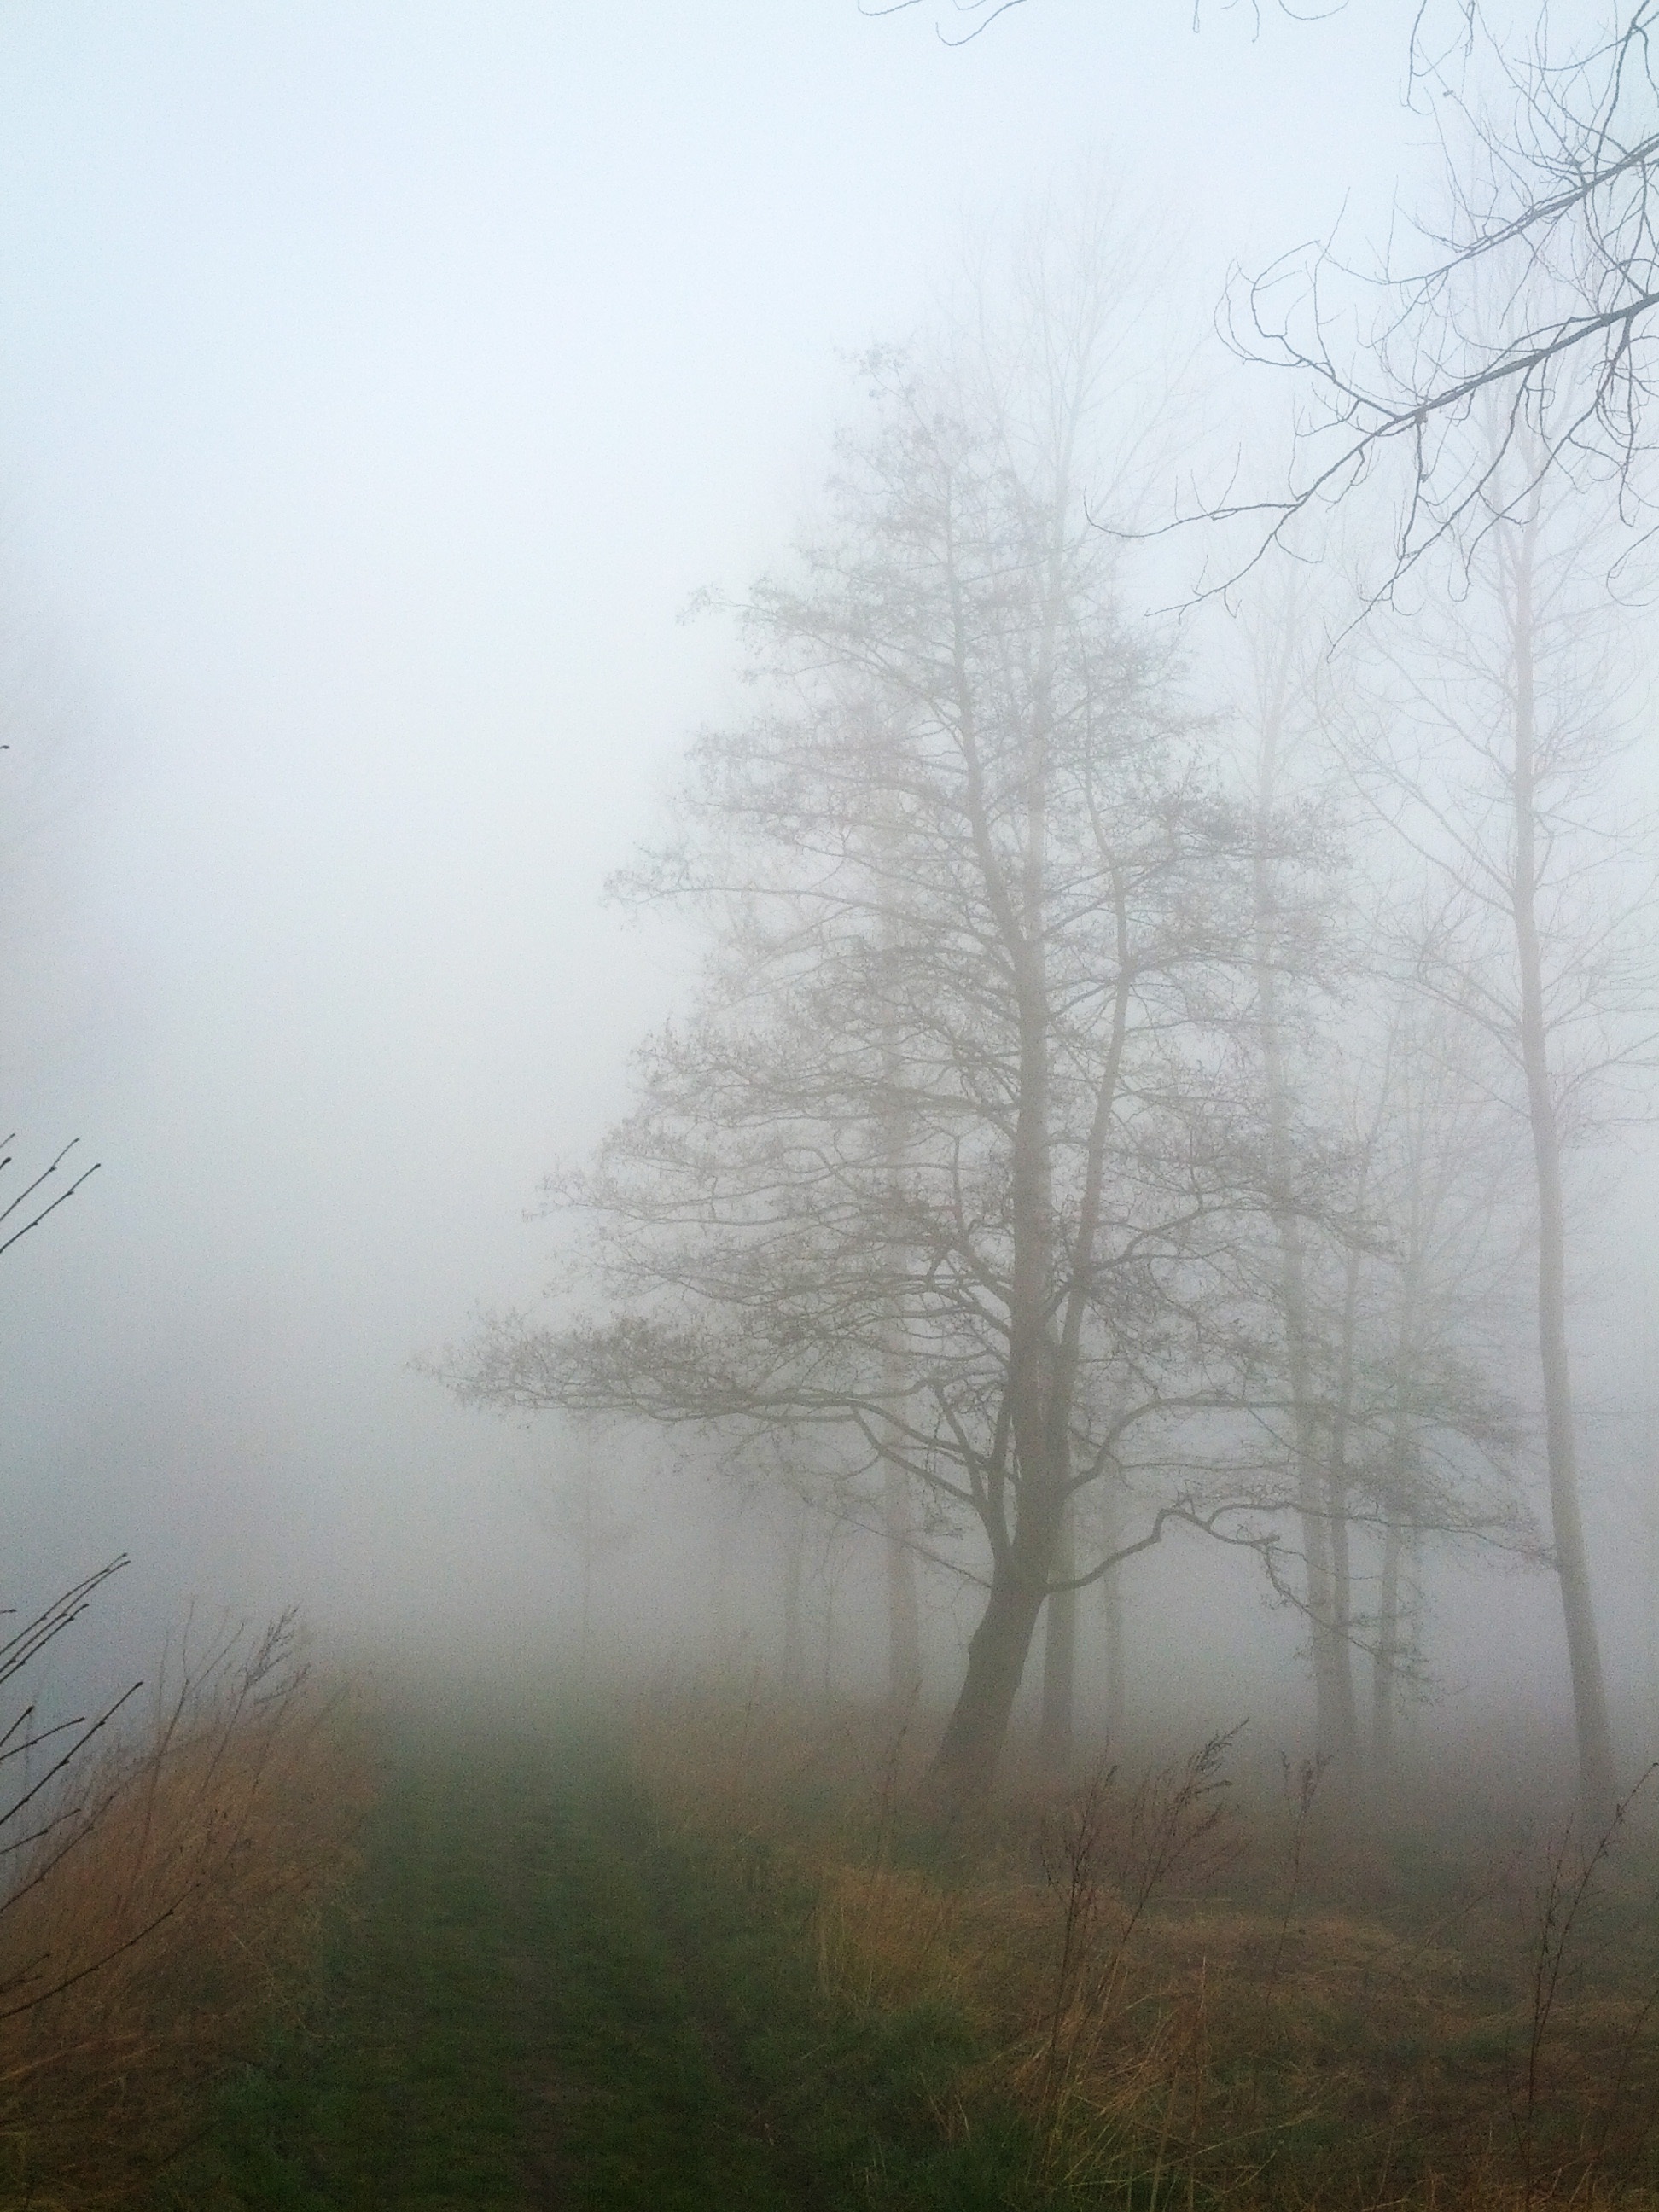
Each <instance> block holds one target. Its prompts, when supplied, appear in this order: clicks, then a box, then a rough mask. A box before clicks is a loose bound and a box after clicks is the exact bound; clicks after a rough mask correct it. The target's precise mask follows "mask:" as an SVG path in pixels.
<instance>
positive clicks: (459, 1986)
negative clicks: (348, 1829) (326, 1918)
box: [157, 1738, 1052, 2212]
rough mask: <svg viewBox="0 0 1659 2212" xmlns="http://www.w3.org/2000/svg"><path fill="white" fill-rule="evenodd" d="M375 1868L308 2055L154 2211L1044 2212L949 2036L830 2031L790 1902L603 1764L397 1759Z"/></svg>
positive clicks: (546, 1753)
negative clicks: (967, 2079)
mask: <svg viewBox="0 0 1659 2212" xmlns="http://www.w3.org/2000/svg"><path fill="white" fill-rule="evenodd" d="M368 1844H369V1849H368V1864H367V1867H366V1869H365V1873H364V1875H363V1878H362V1881H361V1883H360V1885H359V1887H358V1889H357V1892H356V1895H355V1897H354V1898H353V1899H352V1900H351V1902H350V1906H349V1911H348V1912H347V1914H346V1915H345V1916H344V1917H343V1920H342V1923H341V1924H340V1926H339V1927H338V1929H337V1931H336V1933H335V1936H334V1937H333V1939H332V1941H331V1946H330V1950H329V1955H328V1958H327V1960H326V1962H325V1970H324V1973H323V1977H322V1980H321V1984H320V1986H319V1992H318V1998H317V2002H316V2005H315V2008H314V2016H313V2020H312V2021H311V2022H310V2024H309V2026H308V2027H307V2029H306V2030H305V2032H304V2033H297V2032H296V2033H292V2034H290V2035H289V2037H287V2038H286V2039H284V2040H283V2041H282V2042H280V2043H279V2044H277V2045H276V2046H274V2047H273V2048H272V2050H271V2051H269V2052H268V2053H267V2054H265V2055H264V2058H263V2059H262V2061H261V2063H258V2064H257V2065H250V2066H248V2067H247V2068H246V2069H244V2070H243V2071H242V2073H241V2074H240V2075H239V2076H238V2077H237V2078H236V2079H234V2080H233V2081H230V2082H228V2084H226V2086H225V2087H224V2089H223V2091H222V2094H221V2097H220V2099H219V2101H218V2105H217V2107H216V2113H215V2118H214V2125H213V2129H212V2131H211V2134H210V2136H209V2137H208V2139H207V2140H205V2141H204V2142H202V2143H200V2144H199V2145H197V2147H196V2148H194V2150H193V2151H192V2152H191V2154H190V2156H189V2157H188V2158H187V2159H185V2160H183V2161H181V2162H180V2163H179V2166H178V2167H177V2168H176V2169H175V2170H174V2171H173V2172H172V2173H171V2174H170V2175H169V2176H168V2177H167V2179H166V2181H165V2183H164V2185H163V2186H162V2187H161V2190H160V2191H158V2195H157V2208H158V2212H185V2208H186V2207H188V2208H190V2212H264V2208H271V2209H272V2212H275V2209H276V2208H282V2212H348V2208H349V2212H368V2208H369V2207H374V2208H376V2212H393V2209H394V2208H398V2207H410V2208H414V2207H419V2208H422V2212H451V2208H453V2212H462V2208H483V2207H502V2208H506V2207H509V2206H510V2207H513V2208H523V2207H526V2206H535V2205H557V2206H560V2207H569V2208H573V2212H574V2208H581V2212H590V2208H591V2212H647V2208H648V2212H693V2208H696V2212H748V2209H749V2208H754V2212H771V2208H778V2212H784V2208H805V2209H806V2212H811V2208H823V2212H837V2208H841V2207H853V2206H859V2207H878V2208H882V2207H885V2208H895V2212H896V2208H898V2207H901V2206H902V2207H906V2208H908V2207H916V2208H919V2212H926V2208H939V2212H946V2209H947V2208H948V2212H979V2208H986V2209H987V2212H989V2208H992V2207H1005V2206H1006V2207H1019V2206H1024V2205H1028V2204H1030V2205H1036V2204H1039V2203H1047V2202H1050V2201H1052V2200H1051V2199H1050V2198H1049V2197H1048V2196H1047V2195H1046V2194H1044V2193H1042V2192H1040V2191H1036V2189H1035V2188H1034V2186H1033V2185H1030V2184H1029V2183H1028V2182H1027V2181H1026V2179H1025V2178H1024V2177H1025V2176H1026V2174H1027V2172H1028V2171H1029V2166H1030V2144H1029V2140H1028V2138H1027V2136H1026V2135H1025V2134H1024V2130H1023V2129H1022V2127H1021V2125H1020V2124H1019V2123H1018V2122H1017V2121H1016V2120H1015V2119H1014V2118H1013V2117H1012V2115H1010V2114H1008V2113H1006V2112H999V2111H997V2110H995V2109H975V2106H974V2104H973V2100H971V2099H969V2100H968V2110H967V2111H966V2112H964V2110H963V2100H962V2097H961V2095H960V2093H959V2092H960V2089H961V2085H962V2083H963V2079H964V2075H965V2070H966V2069H967V2068H968V2066H969V2063H971V2061H972V2059H973V2057H974V2056H975V2052H974V2050H973V2046H972V2042H971V2039H970V2038H969V2034H968V2033H967V2031H966V2029H965V2027H964V2026H963V2022H962V2021H960V2020H959V2019H957V2018H956V2017H954V2016H952V2015H950V2014H949V2013H947V2012H945V2011H942V2010H940V2009H939V2008H927V2009H919V2010H916V2011H915V2012H911V2013H905V2014H897V2015H893V2014H887V2015H883V2014H879V2013H873V2012H865V2011H854V2010H850V2009H848V2008H839V2007H836V2006H834V2005H831V2004H829V2003H828V2002H826V2001H825V2000H824V1998H823V1996H822V1994H821V1993H820V1991H819V1990H818V1989H817V1984H816V1980H815V1974H814V1969H813V1966H812V1960H811V1945H810V1942H809V1929H810V1918H811V1905H812V1899H811V1894H810V1893H809V1892H808V1890H807V1889H806V1888H805V1886H804V1885H803V1884H802V1883H801V1882H800V1881H799V1879H798V1878H797V1877H795V1876H793V1875H791V1874H789V1873H788V1872H787V1870H785V1869H783V1868H782V1867H781V1865H780V1864H779V1863H777V1862H776V1861H775V1860H774V1859H773V1858H772V1857H769V1855H768V1854H767V1853H766V1852H765V1851H763V1850H742V1849H734V1848H732V1847H730V1846H726V1847H719V1846H716V1845H714V1844H710V1843H708V1842H697V1841H695V1840H688V1839H685V1838H681V1837H678V1836H676V1835H674V1834H671V1833H669V1832H665V1831H663V1830H662V1829H661V1828H660V1827H659V1824H658V1822H657V1821H656V1820H655V1818H654V1816H653V1811H652V1808H651V1807H650V1805H649V1803H648V1802H647V1801H646V1799H645V1798H644V1797H643V1796H641V1794H640V1793H639V1792H638V1791H637V1790H635V1788H634V1787H633V1786H632V1785H631V1784H629V1782H628V1781H627V1780H626V1778H624V1776H623V1774H622V1772H621V1771H620V1770H619V1769H618V1768H617V1765H615V1764H614V1763H613V1762H612V1761H611V1759H609V1758H608V1757H607V1756H606V1754H605V1751H604V1749H603V1748H602V1747H599V1746H597V1745H596V1744H594V1743H592V1742H584V1741H578V1740H576V1739H574V1738H569V1739H566V1740H562V1741H559V1742H557V1743H556V1744H552V1745H548V1746H542V1747H533V1746H527V1745H526V1744H524V1743H519V1744H516V1745H512V1746H502V1745H500V1744H497V1745H495V1746H493V1747H490V1748H489V1749H488V1750H479V1749H477V1748H476V1747H475V1748H472V1749H471V1750H467V1749H463V1748H460V1747H456V1748H455V1749H454V1750H453V1752H452V1753H448V1754H447V1755H441V1756H435V1755H434V1753H432V1752H431V1750H430V1749H428V1750H427V1751H426V1752H425V1753H422V1755H420V1756H418V1757H416V1756H413V1755H405V1756H403V1757H400V1758H398V1759H395V1760H394V1761H393V1764H392V1774H391V1779H390V1784H389V1787H388V1789H387V1791H386V1796H385V1799H384V1801H383V1802H382V1804H381V1806H380V1810H379V1813H378V1814H377V1816H376V1820H375V1822H374V1829H373V1832H372V1833H371V1835H370V1837H369V1839H368ZM969 2113H971V2119H970V2118H969Z"/></svg>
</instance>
